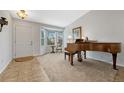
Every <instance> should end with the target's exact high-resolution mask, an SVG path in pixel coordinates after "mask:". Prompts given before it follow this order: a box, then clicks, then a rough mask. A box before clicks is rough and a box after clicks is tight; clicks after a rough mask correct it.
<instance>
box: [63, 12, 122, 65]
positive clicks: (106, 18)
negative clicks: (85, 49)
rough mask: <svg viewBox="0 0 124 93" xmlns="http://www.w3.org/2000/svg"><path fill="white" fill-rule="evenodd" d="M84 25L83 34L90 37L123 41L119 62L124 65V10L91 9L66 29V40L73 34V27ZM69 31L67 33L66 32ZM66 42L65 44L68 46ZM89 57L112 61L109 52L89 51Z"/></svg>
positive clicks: (99, 39) (106, 40) (100, 39)
mask: <svg viewBox="0 0 124 93" xmlns="http://www.w3.org/2000/svg"><path fill="white" fill-rule="evenodd" d="M78 26H82V30H83V35H84V36H88V37H89V39H93V40H98V41H105V42H109V41H110V42H121V43H122V52H121V53H120V54H118V58H117V64H118V65H121V66H124V11H121V10H117V11H115V10H111V11H110V10H106V11H105V10H101V11H100V10H99V11H90V12H88V13H87V14H85V15H84V16H83V17H81V18H79V19H78V20H76V21H75V22H74V23H72V24H71V25H69V26H67V27H66V29H65V36H66V37H65V41H67V36H68V35H69V34H72V28H75V27H78ZM66 33H67V34H66ZM66 43H67V42H65V46H66ZM88 57H92V58H94V59H99V60H103V61H105V62H109V63H112V57H111V54H109V53H102V52H101V53H100V52H89V53H88Z"/></svg>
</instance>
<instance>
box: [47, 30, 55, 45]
mask: <svg viewBox="0 0 124 93" xmlns="http://www.w3.org/2000/svg"><path fill="white" fill-rule="evenodd" d="M55 41H56V33H55V32H53V31H48V32H47V44H48V45H55Z"/></svg>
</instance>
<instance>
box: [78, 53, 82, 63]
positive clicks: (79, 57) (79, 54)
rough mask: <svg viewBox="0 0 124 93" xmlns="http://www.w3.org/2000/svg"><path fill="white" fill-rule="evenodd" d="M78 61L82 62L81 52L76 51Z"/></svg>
mask: <svg viewBox="0 0 124 93" xmlns="http://www.w3.org/2000/svg"><path fill="white" fill-rule="evenodd" d="M78 61H79V62H82V57H81V52H78Z"/></svg>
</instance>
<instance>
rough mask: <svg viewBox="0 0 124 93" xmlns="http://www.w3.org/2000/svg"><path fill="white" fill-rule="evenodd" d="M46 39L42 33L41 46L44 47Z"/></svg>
mask: <svg viewBox="0 0 124 93" xmlns="http://www.w3.org/2000/svg"><path fill="white" fill-rule="evenodd" d="M44 39H45V37H44V31H41V46H43V45H44Z"/></svg>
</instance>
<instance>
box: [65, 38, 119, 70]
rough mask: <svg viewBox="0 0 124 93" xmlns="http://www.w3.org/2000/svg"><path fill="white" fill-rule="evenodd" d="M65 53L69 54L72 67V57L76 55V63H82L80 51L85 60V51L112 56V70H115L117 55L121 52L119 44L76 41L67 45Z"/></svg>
mask: <svg viewBox="0 0 124 93" xmlns="http://www.w3.org/2000/svg"><path fill="white" fill-rule="evenodd" d="M65 51H67V52H68V54H69V59H70V64H71V65H73V55H74V54H75V53H77V54H78V56H77V57H78V61H82V57H81V51H84V58H86V51H99V52H107V53H111V54H112V58H113V69H115V70H116V69H117V68H116V59H117V53H120V52H121V43H119V42H97V41H92V40H89V41H84V40H82V39H77V40H76V42H75V43H67V47H66V48H65Z"/></svg>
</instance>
